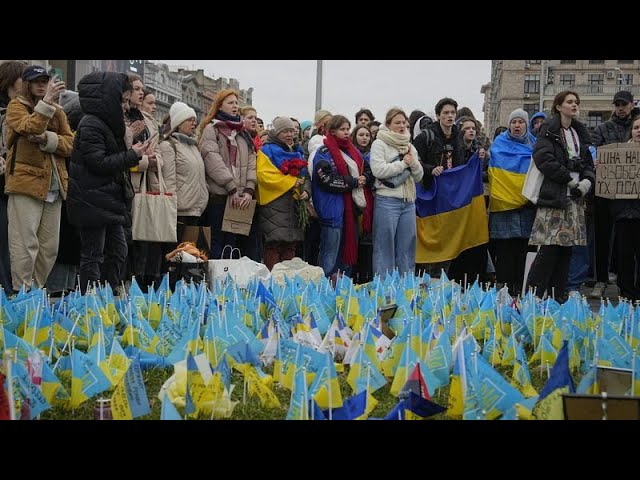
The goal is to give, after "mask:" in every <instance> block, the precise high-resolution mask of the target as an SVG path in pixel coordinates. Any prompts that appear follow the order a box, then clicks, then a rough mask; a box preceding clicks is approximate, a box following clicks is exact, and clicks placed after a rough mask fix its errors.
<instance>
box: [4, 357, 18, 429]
mask: <svg viewBox="0 0 640 480" xmlns="http://www.w3.org/2000/svg"><path fill="white" fill-rule="evenodd" d="M12 356H13V352H12V351H11V349H7V350H5V351H4V357H5V365H6V366H7V395H8V396H9V419H10V420H15V419H16V404H15V400H14V398H13V373H12V372H11V371H12V370H13V367H12V364H13V360H12V358H11V357H12Z"/></svg>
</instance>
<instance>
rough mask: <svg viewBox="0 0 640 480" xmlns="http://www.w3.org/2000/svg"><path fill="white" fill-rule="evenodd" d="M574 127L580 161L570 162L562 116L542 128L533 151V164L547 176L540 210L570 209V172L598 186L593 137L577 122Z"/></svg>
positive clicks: (544, 124)
mask: <svg viewBox="0 0 640 480" xmlns="http://www.w3.org/2000/svg"><path fill="white" fill-rule="evenodd" d="M571 127H573V128H574V129H575V131H576V133H577V134H578V138H579V140H580V158H577V159H571V160H570V159H569V154H568V153H567V148H566V147H565V144H564V139H563V138H562V137H561V136H562V135H563V133H562V132H561V128H562V127H561V126H560V115H554V116H553V117H551V118H548V119H547V120H545V121H544V123H543V124H542V125H541V126H540V130H539V132H538V140H537V141H536V144H535V146H534V148H533V161H534V162H535V163H536V167H538V170H540V172H541V173H542V174H543V175H544V181H543V182H542V187H540V198H539V200H538V206H539V207H551V208H563V209H564V208H567V184H568V183H569V182H570V181H571V175H570V174H569V172H578V173H579V174H580V180H583V179H585V178H587V179H589V180H590V181H591V188H592V189H593V186H594V185H595V183H596V182H595V174H594V172H593V159H592V158H591V152H589V145H591V136H590V135H589V132H588V130H587V128H586V127H585V126H584V125H583V124H582V123H580V122H579V121H577V120H575V119H574V120H572V121H571Z"/></svg>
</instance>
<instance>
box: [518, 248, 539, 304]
mask: <svg viewBox="0 0 640 480" xmlns="http://www.w3.org/2000/svg"><path fill="white" fill-rule="evenodd" d="M539 249H540V247H538V250H539ZM536 255H538V252H527V258H526V260H525V262H524V277H523V278H522V292H521V296H522V298H524V296H525V294H526V293H527V290H528V288H529V285H528V283H527V280H528V279H529V271H530V270H531V265H533V261H534V260H535V259H536ZM516 293H518V292H514V295H515V294H516ZM540 293H542V292H539V294H540Z"/></svg>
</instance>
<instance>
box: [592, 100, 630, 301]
mask: <svg viewBox="0 0 640 480" xmlns="http://www.w3.org/2000/svg"><path fill="white" fill-rule="evenodd" d="M613 105H614V107H613V113H612V115H611V119H610V120H608V121H606V122H603V123H601V124H600V125H598V126H596V127H595V129H594V130H593V135H592V140H593V144H594V145H595V146H596V147H600V146H603V145H610V144H612V143H624V142H626V141H628V140H629V138H630V136H631V133H630V132H631V119H632V118H633V117H635V116H636V115H638V114H639V113H640V109H638V108H637V107H636V106H635V104H634V103H633V95H632V94H631V92H628V91H626V90H622V91H620V92H618V93H616V94H615V95H614V97H613ZM596 168H597V165H596ZM613 227H614V225H613V217H612V216H611V200H609V199H607V198H600V197H595V200H594V228H595V242H596V245H595V251H596V258H595V261H596V267H595V270H596V271H595V274H596V284H595V286H594V288H593V291H592V292H591V293H590V294H589V296H590V297H592V298H600V297H602V296H603V294H604V290H605V288H606V286H607V283H608V281H609V256H610V253H611V237H612V232H613V231H614V228H613ZM621 260H622V259H621ZM611 263H612V264H613V263H615V262H611ZM612 267H615V265H612ZM614 269H615V268H614Z"/></svg>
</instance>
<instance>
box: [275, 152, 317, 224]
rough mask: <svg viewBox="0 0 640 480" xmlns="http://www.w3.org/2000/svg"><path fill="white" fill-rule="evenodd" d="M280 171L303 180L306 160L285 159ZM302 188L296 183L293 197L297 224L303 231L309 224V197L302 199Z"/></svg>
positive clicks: (305, 171) (305, 174)
mask: <svg viewBox="0 0 640 480" xmlns="http://www.w3.org/2000/svg"><path fill="white" fill-rule="evenodd" d="M280 171H281V172H282V173H284V174H285V175H291V176H292V177H296V178H299V179H301V180H303V181H304V179H305V177H306V176H307V161H306V160H303V159H302V158H292V159H290V160H285V161H284V162H283V163H282V165H281V166H280ZM302 192H303V190H302V188H301V187H300V186H299V185H297V184H296V187H295V191H294V193H293V198H294V199H295V200H296V214H297V216H298V226H299V227H300V228H301V229H302V230H303V231H304V230H305V229H306V228H307V225H309V207H310V204H309V199H308V198H307V199H306V200H302V199H301V198H300V195H302Z"/></svg>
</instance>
